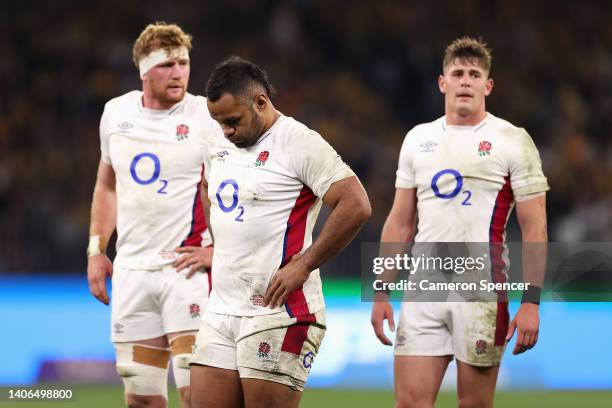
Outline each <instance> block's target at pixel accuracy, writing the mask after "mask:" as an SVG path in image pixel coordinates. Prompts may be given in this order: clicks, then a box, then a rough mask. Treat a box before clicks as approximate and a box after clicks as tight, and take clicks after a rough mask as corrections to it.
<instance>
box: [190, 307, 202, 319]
mask: <svg viewBox="0 0 612 408" xmlns="http://www.w3.org/2000/svg"><path fill="white" fill-rule="evenodd" d="M189 314H190V315H191V317H192V318H193V319H195V318H196V317H200V305H198V304H197V303H192V304H190V305H189Z"/></svg>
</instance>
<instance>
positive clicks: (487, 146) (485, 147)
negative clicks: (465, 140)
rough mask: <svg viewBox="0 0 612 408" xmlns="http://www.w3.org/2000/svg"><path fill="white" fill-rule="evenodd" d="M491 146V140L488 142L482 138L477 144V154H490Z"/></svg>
mask: <svg viewBox="0 0 612 408" xmlns="http://www.w3.org/2000/svg"><path fill="white" fill-rule="evenodd" d="M491 147H493V146H492V145H491V142H488V141H486V140H483V141H482V142H480V144H479V145H478V154H479V155H480V156H486V155H489V154H491Z"/></svg>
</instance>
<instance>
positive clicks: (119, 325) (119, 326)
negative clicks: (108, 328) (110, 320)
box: [113, 323, 123, 333]
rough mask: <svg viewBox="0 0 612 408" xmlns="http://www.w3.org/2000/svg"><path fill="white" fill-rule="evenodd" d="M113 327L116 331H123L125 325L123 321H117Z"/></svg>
mask: <svg viewBox="0 0 612 408" xmlns="http://www.w3.org/2000/svg"><path fill="white" fill-rule="evenodd" d="M113 327H114V328H115V333H123V330H121V329H123V325H122V324H121V323H115V324H114V325H113Z"/></svg>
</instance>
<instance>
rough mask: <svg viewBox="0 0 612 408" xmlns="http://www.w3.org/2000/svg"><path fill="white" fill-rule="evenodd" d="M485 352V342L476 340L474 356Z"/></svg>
mask: <svg viewBox="0 0 612 408" xmlns="http://www.w3.org/2000/svg"><path fill="white" fill-rule="evenodd" d="M486 351H487V342H486V341H484V340H476V355H478V356H481V355H483V354H484V353H486Z"/></svg>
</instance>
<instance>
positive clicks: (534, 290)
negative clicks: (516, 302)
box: [521, 285, 542, 305]
mask: <svg viewBox="0 0 612 408" xmlns="http://www.w3.org/2000/svg"><path fill="white" fill-rule="evenodd" d="M541 295H542V288H540V287H537V286H533V285H529V286H528V287H527V289H526V290H524V291H523V297H522V298H521V303H533V304H536V305H539V304H540V296H541Z"/></svg>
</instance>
